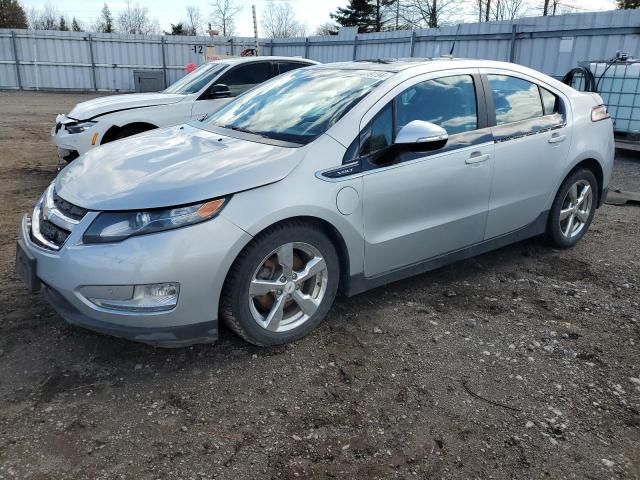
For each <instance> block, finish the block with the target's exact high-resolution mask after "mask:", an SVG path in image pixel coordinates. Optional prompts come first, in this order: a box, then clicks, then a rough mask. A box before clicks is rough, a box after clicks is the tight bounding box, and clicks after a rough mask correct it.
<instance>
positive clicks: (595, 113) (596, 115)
mask: <svg viewBox="0 0 640 480" xmlns="http://www.w3.org/2000/svg"><path fill="white" fill-rule="evenodd" d="M607 118H609V112H607V107H605V106H604V105H598V106H597V107H593V108H592V109H591V121H592V122H599V121H600V120H606V119H607Z"/></svg>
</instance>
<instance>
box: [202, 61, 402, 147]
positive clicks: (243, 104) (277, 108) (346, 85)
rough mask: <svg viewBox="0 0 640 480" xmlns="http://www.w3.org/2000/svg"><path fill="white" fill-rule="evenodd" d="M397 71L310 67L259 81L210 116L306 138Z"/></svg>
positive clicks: (279, 136)
mask: <svg viewBox="0 0 640 480" xmlns="http://www.w3.org/2000/svg"><path fill="white" fill-rule="evenodd" d="M391 75H392V74H391V73H388V72H375V71H369V70H340V69H334V68H309V69H307V68H304V69H298V70H294V71H292V72H288V73H285V74H283V75H279V76H277V77H275V78H273V79H272V80H271V81H269V82H267V83H264V84H262V85H258V86H257V87H256V88H254V89H253V90H251V91H250V92H247V93H246V94H245V95H243V96H241V97H238V98H237V99H236V100H234V101H232V102H230V103H228V104H227V105H225V106H224V107H222V108H221V109H220V110H218V111H217V112H215V113H214V114H213V115H211V117H209V120H208V123H209V124H210V125H213V126H217V127H222V128H228V129H231V130H238V131H244V132H249V133H254V134H256V135H260V136H264V137H267V138H272V139H275V140H282V141H288V142H293V143H299V144H306V143H309V142H311V141H313V140H314V139H315V138H317V137H319V136H320V135H322V134H323V133H324V132H326V131H327V130H328V129H329V128H330V127H331V126H332V125H333V124H334V123H336V122H337V121H338V120H339V119H340V118H342V116H343V115H344V114H346V113H347V112H348V111H349V110H350V109H351V108H353V107H354V106H355V105H356V104H357V103H358V102H359V101H360V100H362V99H363V98H364V97H365V96H366V95H368V94H369V92H371V91H372V90H373V89H374V88H375V87H376V86H378V85H379V84H381V83H382V82H383V81H384V80H385V79H387V78H389V77H390V76H391Z"/></svg>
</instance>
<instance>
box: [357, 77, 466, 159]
mask: <svg viewBox="0 0 640 480" xmlns="http://www.w3.org/2000/svg"><path fill="white" fill-rule="evenodd" d="M477 111H478V109H477V105H476V92H475V87H474V83H473V77H471V76H470V75H455V76H451V77H442V78H437V79H435V80H427V81H424V82H420V83H417V84H416V85H412V86H411V87H409V88H408V89H406V90H405V91H404V92H402V93H401V94H399V95H398V96H397V97H395V98H394V99H393V100H392V101H391V102H389V103H388V104H387V105H386V106H385V107H384V108H383V109H382V110H380V112H379V113H378V114H377V115H376V116H375V117H374V118H373V119H372V120H371V121H370V122H369V124H368V125H367V126H366V127H365V128H364V129H363V130H362V132H361V134H360V139H359V141H360V155H361V156H366V155H372V154H375V153H377V152H382V151H384V150H385V149H386V148H388V147H390V146H391V145H392V144H393V141H394V139H395V136H396V135H397V133H398V132H399V131H400V129H401V128H402V127H404V126H405V125H407V124H408V123H409V122H412V121H413V120H422V121H425V122H431V123H434V124H436V125H439V126H441V127H442V128H444V129H445V130H446V131H447V133H448V134H449V135H455V134H457V133H464V132H467V131H470V130H475V129H476V128H478V113H477Z"/></svg>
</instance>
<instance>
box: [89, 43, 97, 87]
mask: <svg viewBox="0 0 640 480" xmlns="http://www.w3.org/2000/svg"><path fill="white" fill-rule="evenodd" d="M87 41H88V42H89V57H90V58H91V78H92V80H93V91H94V92H97V91H98V80H97V78H96V61H95V58H94V56H93V37H92V36H91V34H89V35H87Z"/></svg>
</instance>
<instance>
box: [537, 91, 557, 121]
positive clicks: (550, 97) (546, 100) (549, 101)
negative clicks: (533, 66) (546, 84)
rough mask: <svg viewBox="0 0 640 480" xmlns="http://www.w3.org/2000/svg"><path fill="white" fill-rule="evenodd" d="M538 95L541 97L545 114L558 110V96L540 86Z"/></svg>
mask: <svg viewBox="0 0 640 480" xmlns="http://www.w3.org/2000/svg"><path fill="white" fill-rule="evenodd" d="M540 96H541V97H542V106H543V107H544V114H545V115H551V114H552V113H556V112H557V111H558V107H559V105H558V97H556V96H555V95H554V94H553V93H551V92H550V91H549V90H547V89H546V88H542V87H540Z"/></svg>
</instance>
